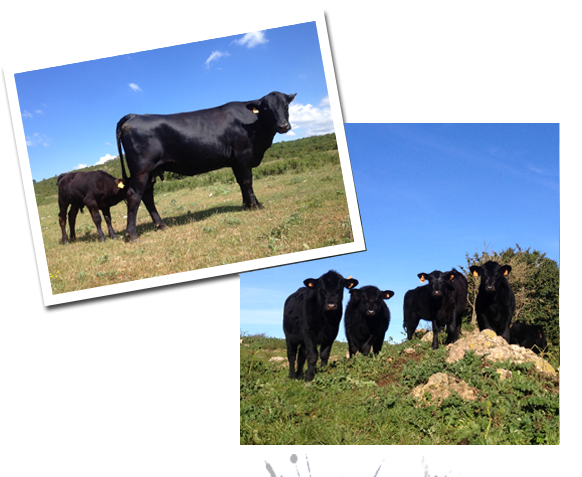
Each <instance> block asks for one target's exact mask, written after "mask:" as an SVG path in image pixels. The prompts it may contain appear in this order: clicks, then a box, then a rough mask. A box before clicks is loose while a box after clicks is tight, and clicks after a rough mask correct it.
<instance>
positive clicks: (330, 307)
mask: <svg viewBox="0 0 582 477" xmlns="http://www.w3.org/2000/svg"><path fill="white" fill-rule="evenodd" d="M325 309H326V310H327V311H332V310H336V309H337V305H336V304H335V303H326V304H325Z"/></svg>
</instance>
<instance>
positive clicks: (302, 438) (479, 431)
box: [240, 325, 559, 445]
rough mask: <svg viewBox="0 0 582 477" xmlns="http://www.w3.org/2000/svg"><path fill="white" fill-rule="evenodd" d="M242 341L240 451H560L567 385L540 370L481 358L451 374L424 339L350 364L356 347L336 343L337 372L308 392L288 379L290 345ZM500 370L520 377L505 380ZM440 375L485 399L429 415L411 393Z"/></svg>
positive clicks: (452, 402) (441, 352) (332, 367)
mask: <svg viewBox="0 0 582 477" xmlns="http://www.w3.org/2000/svg"><path fill="white" fill-rule="evenodd" d="M469 327H470V325H469ZM241 340H242V341H241V345H240V444H260V445H271V444H286V445H289V444H293V445H300V444H306V445H307V444H350V445H351V444H366V445H374V444H399V445H400V444H415V445H424V444H559V384H558V381H557V380H556V379H555V378H549V377H546V376H545V375H542V374H540V373H538V372H536V371H535V370H534V369H533V366H532V365H531V364H512V363H509V362H505V363H499V364H498V363H496V364H491V363H490V362H488V361H486V360H483V359H482V358H480V357H478V356H476V355H475V354H474V353H468V354H467V355H466V356H465V358H464V359H462V360H460V361H458V362H456V363H452V364H449V363H446V362H445V359H444V358H445V348H444V346H440V347H439V349H438V350H436V351H433V350H432V349H431V344H430V343H428V342H422V341H421V340H420V339H415V340H412V341H410V342H405V343H402V344H391V343H386V344H385V345H384V348H383V349H382V351H381V353H379V354H378V355H376V356H368V357H366V356H362V355H358V356H357V357H356V358H355V359H354V358H352V359H349V360H348V359H347V358H346V351H347V343H342V342H336V343H335V344H334V346H333V348H332V358H331V359H330V363H329V365H328V366H327V368H326V369H325V370H323V371H322V372H319V373H317V374H316V375H315V379H314V380H313V381H312V382H309V383H305V382H304V381H301V380H291V379H289V378H288V369H289V368H288V364H287V360H286V351H285V340H282V339H275V338H268V337H265V336H263V335H255V336H246V335H243V336H241ZM410 348H412V349H413V351H412V352H411V351H405V350H406V349H410ZM499 367H502V368H504V369H507V370H510V371H511V372H512V373H513V375H512V377H511V378H510V379H506V380H500V377H499V374H497V372H496V370H497V369H498V368H499ZM438 372H445V373H447V374H449V375H452V376H455V377H457V378H459V379H462V380H464V381H465V382H467V383H468V384H469V385H470V386H473V387H474V388H476V389H477V391H478V395H477V396H478V397H477V399H475V400H474V401H471V400H463V399H462V398H461V397H459V396H458V395H457V394H456V393H452V394H451V396H449V397H448V398H446V399H444V401H443V402H442V404H441V405H440V406H439V405H437V403H436V402H434V401H433V403H432V404H430V405H422V404H421V403H420V402H419V401H418V400H417V399H416V398H414V397H412V396H411V395H410V393H411V391H412V389H413V388H414V387H416V386H418V385H421V384H425V383H426V382H427V380H428V378H429V377H430V376H431V375H433V374H435V373H438ZM425 397H428V396H425Z"/></svg>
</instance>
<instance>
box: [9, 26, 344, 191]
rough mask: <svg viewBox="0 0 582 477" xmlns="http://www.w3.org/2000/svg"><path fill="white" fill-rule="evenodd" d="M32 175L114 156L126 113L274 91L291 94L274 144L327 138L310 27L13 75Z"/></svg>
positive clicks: (173, 109) (321, 78)
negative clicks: (285, 124)
mask: <svg viewBox="0 0 582 477" xmlns="http://www.w3.org/2000/svg"><path fill="white" fill-rule="evenodd" d="M15 78H16V87H17V91H18V99H19V103H20V110H21V115H22V120H23V125H24V131H25V136H26V142H27V149H28V155H29V159H30V164H31V171H32V177H33V179H35V180H37V181H38V180H42V179H46V178H49V177H53V176H55V175H58V174H60V173H62V172H68V171H71V170H73V169H76V168H79V167H80V166H81V167H85V166H90V165H95V164H97V163H99V161H104V160H107V159H110V158H112V157H115V156H117V146H116V143H115V126H116V125H117V121H119V119H121V117H123V116H124V115H126V114H128V113H137V114H145V113H156V114H170V113H177V112H183V111H194V110H197V109H204V108H209V107H214V106H219V105H221V104H224V103H227V102H229V101H246V100H252V99H258V98H260V97H262V96H264V95H266V94H268V93H270V92H271V91H281V92H283V93H287V94H292V93H297V97H296V98H295V100H294V101H293V103H291V107H290V119H291V124H292V126H293V129H292V130H291V131H290V132H288V133H287V134H285V135H279V134H278V135H276V137H275V141H280V140H293V139H298V138H301V137H308V136H312V135H315V134H326V133H329V132H333V122H332V116H331V111H330V106H329V100H328V91H327V85H326V81H325V74H324V68H323V63H322V58H321V51H320V47H319V40H318V35H317V29H316V24H315V22H309V23H303V24H299V25H292V26H287V27H281V28H274V29H269V30H264V31H261V32H251V33H248V34H246V35H235V36H229V37H224V38H218V39H213V40H206V41H200V42H195V43H189V44H185V45H178V46H173V47H168V48H160V49H156V50H150V51H144V52H139V53H133V54H129V55H121V56H115V57H111V58H104V59H99V60H93V61H86V62H82V63H75V64H71V65H64V66H58V67H53V68H46V69H42V70H36V71H29V72H25V73H18V74H16V75H15Z"/></svg>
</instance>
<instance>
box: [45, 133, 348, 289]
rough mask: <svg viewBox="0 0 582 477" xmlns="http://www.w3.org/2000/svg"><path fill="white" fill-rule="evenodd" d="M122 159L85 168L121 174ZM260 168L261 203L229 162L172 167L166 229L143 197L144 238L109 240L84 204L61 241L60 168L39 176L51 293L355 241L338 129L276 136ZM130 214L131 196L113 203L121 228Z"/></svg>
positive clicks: (161, 190) (158, 196) (163, 190)
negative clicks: (192, 172)
mask: <svg viewBox="0 0 582 477" xmlns="http://www.w3.org/2000/svg"><path fill="white" fill-rule="evenodd" d="M120 167H121V166H120V161H119V160H112V161H109V162H107V163H105V164H103V165H101V166H92V167H89V168H87V169H85V170H95V169H101V170H105V171H107V172H109V173H110V174H112V175H114V176H115V177H121V168H120ZM253 172H254V178H255V180H254V190H255V193H256V195H257V197H258V199H259V201H260V202H261V203H262V204H263V206H264V207H265V208H264V209H262V210H247V209H246V208H245V207H244V206H243V205H242V197H241V193H240V188H239V186H238V184H237V183H236V181H235V178H234V174H233V173H232V170H230V169H221V170H218V171H214V172H210V173H206V174H202V175H199V176H193V177H181V176H178V175H176V174H166V179H165V180H164V181H163V182H161V181H158V182H157V183H156V185H155V191H154V197H155V201H156V207H157V209H158V211H159V213H160V215H161V216H162V218H163V219H164V222H165V223H166V225H167V226H168V228H167V229H166V230H164V231H156V230H155V229H154V226H153V223H152V221H151V218H150V216H149V213H148V212H147V210H146V209H145V206H144V205H143V204H142V205H141V206H140V209H139V211H138V215H137V231H138V234H139V236H140V239H139V240H138V241H137V242H135V243H125V242H124V241H123V240H117V241H113V240H109V239H107V241H106V242H103V243H101V242H98V241H97V233H96V230H95V225H94V224H93V221H92V220H91V217H90V214H88V213H86V212H85V213H84V214H79V215H78V217H77V227H76V229H77V241H76V242H75V243H70V244H68V245H66V246H63V245H61V244H60V239H61V229H60V226H59V223H58V213H59V210H58V200H57V199H58V189H57V185H56V182H57V181H56V177H54V178H50V179H46V180H43V181H39V182H38V183H36V184H35V185H34V186H35V194H36V201H37V206H38V213H39V220H40V224H41V230H42V234H43V241H44V247H45V253H46V256H47V262H48V266H49V272H50V278H51V284H52V290H53V293H65V292H69V291H74V290H82V289H86V288H92V287H97V286H103V285H110V284H113V283H121V282H127V281H132V280H140V279H142V278H149V277H156V276H162V275H168V274H173V273H179V272H184V271H189V270H198V269H201V268H207V267H213V266H217V265H223V264H228V263H237V262H243V261H247V260H253V259H257V258H263V257H269V256H273V255H281V254H287V253H292V252H297V251H303V250H310V249H315V248H321V247H326V246H330V245H337V244H343V243H349V242H353V240H354V239H353V234H352V227H351V222H350V216H349V211H348V206H347V199H346V194H345V188H344V182H343V175H342V171H341V166H340V161H339V153H338V150H337V145H336V141H335V135H334V134H328V135H326V136H317V137H311V138H306V139H299V140H297V141H290V142H284V143H278V144H274V145H273V146H272V147H271V148H270V149H269V150H268V151H267V154H266V157H265V160H264V161H263V163H262V164H261V165H259V166H258V167H256V168H255V169H254V170H253ZM126 214H127V207H126V205H125V203H124V202H121V203H120V204H118V205H117V206H115V207H113V208H112V209H111V216H112V223H113V228H114V230H115V232H116V233H117V234H118V235H119V236H120V237H123V236H124V235H125V228H126ZM103 225H104V224H103ZM57 272H58V273H57Z"/></svg>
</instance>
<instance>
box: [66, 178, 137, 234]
mask: <svg viewBox="0 0 582 477" xmlns="http://www.w3.org/2000/svg"><path fill="white" fill-rule="evenodd" d="M57 185H58V188H59V225H60V226H61V231H62V233H63V236H62V239H61V242H62V243H63V244H66V243H67V242H68V241H69V238H68V237H67V232H66V230H65V227H66V225H67V209H68V208H69V205H70V206H71V209H70V210H69V230H70V232H71V237H70V239H71V241H74V240H75V239H76V236H75V221H76V219H77V213H78V212H79V210H80V211H81V212H83V207H87V208H88V209H89V212H90V213H91V217H92V218H93V222H94V223H95V227H97V234H98V235H99V240H100V241H101V242H104V241H105V235H103V231H102V230H101V215H100V214H99V210H102V211H103V217H105V222H106V223H107V228H108V229H109V237H110V238H112V239H116V238H117V236H116V235H115V232H114V231H113V227H112V226H111V212H110V210H109V209H110V207H112V206H114V205H116V204H118V203H119V202H121V201H122V200H124V199H125V197H126V192H127V189H126V187H125V182H124V181H123V180H122V179H116V178H115V177H113V176H112V175H110V174H108V173H107V172H105V171H86V172H85V171H79V172H69V173H66V174H61V175H60V176H59V177H58V179H57Z"/></svg>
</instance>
